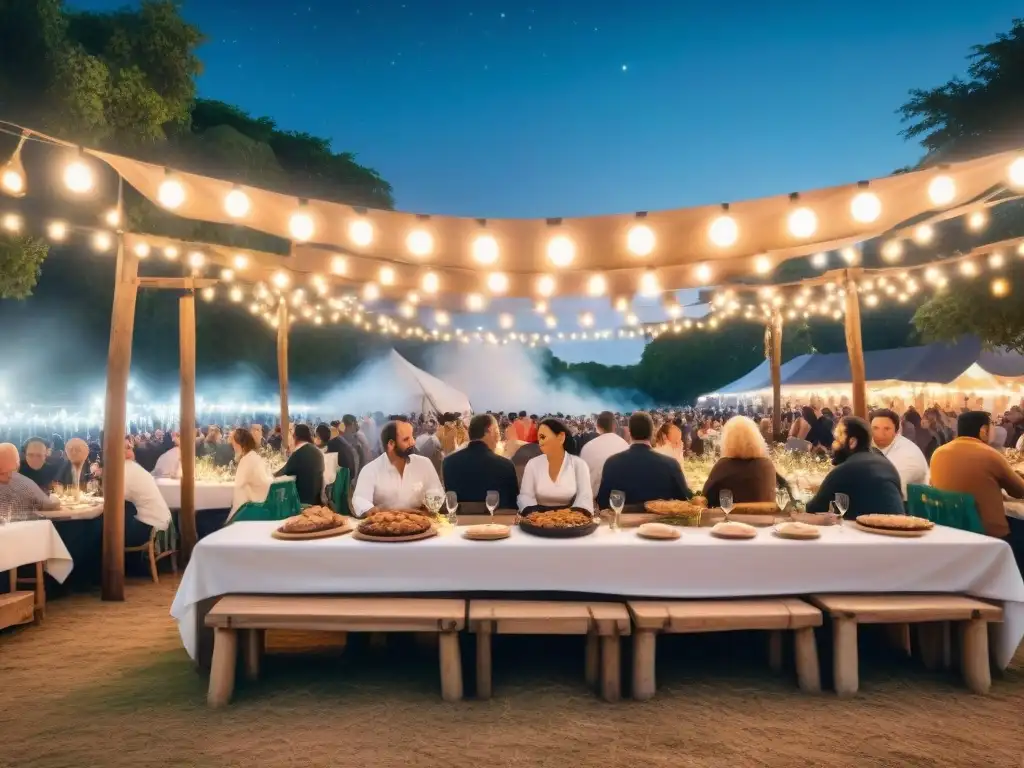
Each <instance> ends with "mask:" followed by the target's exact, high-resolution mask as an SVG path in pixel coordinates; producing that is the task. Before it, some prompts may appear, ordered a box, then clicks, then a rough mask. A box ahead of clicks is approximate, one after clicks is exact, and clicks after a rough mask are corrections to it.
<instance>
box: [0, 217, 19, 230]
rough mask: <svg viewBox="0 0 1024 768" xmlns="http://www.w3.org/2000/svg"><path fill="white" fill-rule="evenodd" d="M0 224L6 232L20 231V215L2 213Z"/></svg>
mask: <svg viewBox="0 0 1024 768" xmlns="http://www.w3.org/2000/svg"><path fill="white" fill-rule="evenodd" d="M0 226H3V228H4V229H6V230H7V231H8V232H20V231H21V216H19V215H18V214H16V213H7V214H4V217H3V219H0Z"/></svg>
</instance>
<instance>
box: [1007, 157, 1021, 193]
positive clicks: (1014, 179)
mask: <svg viewBox="0 0 1024 768" xmlns="http://www.w3.org/2000/svg"><path fill="white" fill-rule="evenodd" d="M1007 175H1008V176H1009V178H1010V186H1011V187H1014V188H1016V189H1020V188H1021V187H1024V157H1018V158H1017V159H1016V160H1014V161H1013V162H1012V163H1010V168H1009V171H1008V173H1007Z"/></svg>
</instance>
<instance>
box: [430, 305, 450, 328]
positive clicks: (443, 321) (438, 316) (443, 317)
mask: <svg viewBox="0 0 1024 768" xmlns="http://www.w3.org/2000/svg"><path fill="white" fill-rule="evenodd" d="M451 321H452V319H451V318H450V317H449V316H448V313H447V312H445V311H444V310H443V309H439V310H437V311H436V312H435V313H434V322H435V323H436V324H437V325H440V326H446V325H449V324H450V323H451Z"/></svg>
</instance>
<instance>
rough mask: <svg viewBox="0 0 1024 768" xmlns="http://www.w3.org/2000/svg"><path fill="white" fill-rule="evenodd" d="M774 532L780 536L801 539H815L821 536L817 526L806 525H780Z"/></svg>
mask: <svg viewBox="0 0 1024 768" xmlns="http://www.w3.org/2000/svg"><path fill="white" fill-rule="evenodd" d="M775 530H776V531H778V532H779V534H780V535H782V536H792V537H794V538H801V539H816V538H818V537H819V536H821V532H820V531H819V530H818V528H817V526H814V525H809V524H807V523H780V524H779V526H778V527H777V528H776V529H775Z"/></svg>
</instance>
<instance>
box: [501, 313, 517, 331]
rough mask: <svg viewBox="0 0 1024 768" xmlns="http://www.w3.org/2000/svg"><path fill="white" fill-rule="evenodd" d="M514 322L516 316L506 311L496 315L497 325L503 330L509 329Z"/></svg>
mask: <svg viewBox="0 0 1024 768" xmlns="http://www.w3.org/2000/svg"><path fill="white" fill-rule="evenodd" d="M515 324H516V318H515V316H514V315H512V314H510V313H508V312H502V313H501V314H500V315H498V327H499V328H501V329H502V330H504V331H507V330H509V329H510V328H512V326H514V325H515Z"/></svg>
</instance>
